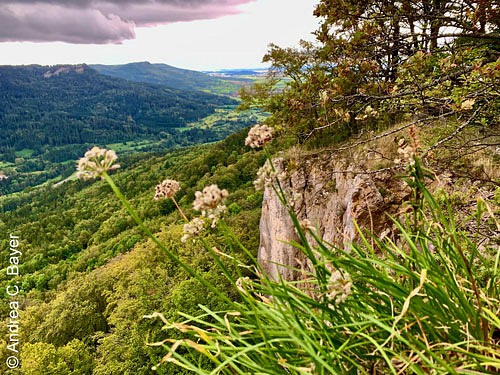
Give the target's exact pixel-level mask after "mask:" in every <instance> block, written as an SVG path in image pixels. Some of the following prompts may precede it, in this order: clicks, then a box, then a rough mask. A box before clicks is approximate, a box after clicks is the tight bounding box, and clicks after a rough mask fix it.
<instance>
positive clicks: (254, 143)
mask: <svg viewBox="0 0 500 375" xmlns="http://www.w3.org/2000/svg"><path fill="white" fill-rule="evenodd" d="M273 133H274V128H272V127H270V126H267V125H255V126H254V127H253V128H251V129H250V131H249V132H248V136H247V137H246V139H245V145H246V146H250V147H251V148H259V147H264V145H266V144H267V143H269V142H270V141H271V140H272V139H273Z"/></svg>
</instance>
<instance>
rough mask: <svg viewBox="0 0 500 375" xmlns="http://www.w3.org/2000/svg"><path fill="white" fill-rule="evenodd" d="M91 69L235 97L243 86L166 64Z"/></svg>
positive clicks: (96, 66)
mask: <svg viewBox="0 0 500 375" xmlns="http://www.w3.org/2000/svg"><path fill="white" fill-rule="evenodd" d="M91 67H92V68H93V69H95V70H97V71H98V72H99V73H101V74H105V75H108V76H112V77H118V78H123V79H127V80H129V81H134V82H145V83H155V84H160V85H164V86H168V87H175V88H177V89H180V90H192V91H205V92H211V93H215V94H224V95H235V94H236V92H237V91H238V89H239V87H240V86H241V85H240V84H237V83H234V82H229V81H227V80H223V79H219V78H216V77H212V76H210V75H208V74H205V73H202V72H197V71H194V70H187V69H179V68H175V67H173V66H170V65H166V64H151V63H149V62H137V63H130V64H125V65H91Z"/></svg>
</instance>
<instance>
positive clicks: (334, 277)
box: [326, 270, 352, 305]
mask: <svg viewBox="0 0 500 375" xmlns="http://www.w3.org/2000/svg"><path fill="white" fill-rule="evenodd" d="M351 288H352V282H351V277H350V276H349V274H348V273H347V272H344V273H343V275H342V273H340V271H339V270H335V271H333V272H332V274H331V275H330V279H329V280H328V293H327V295H326V296H327V297H328V299H329V300H330V301H334V302H335V304H337V305H338V304H340V303H342V302H344V301H345V300H346V299H347V297H348V296H349V294H351Z"/></svg>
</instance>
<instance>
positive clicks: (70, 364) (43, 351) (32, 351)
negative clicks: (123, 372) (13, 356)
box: [21, 339, 93, 375]
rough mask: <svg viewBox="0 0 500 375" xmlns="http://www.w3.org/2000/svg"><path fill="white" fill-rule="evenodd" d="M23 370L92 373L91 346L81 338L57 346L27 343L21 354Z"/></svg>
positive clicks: (30, 373)
mask: <svg viewBox="0 0 500 375" xmlns="http://www.w3.org/2000/svg"><path fill="white" fill-rule="evenodd" d="M21 363H22V372H23V374H26V375H88V374H92V367H93V358H92V355H91V353H90V348H89V347H88V346H87V345H85V344H84V343H83V342H81V341H79V340H76V339H75V340H72V341H71V342H69V343H68V344H67V345H65V346H62V347H59V348H57V347H55V346H54V345H52V344H45V343H41V342H40V343H36V344H26V345H24V347H23V352H22V355H21Z"/></svg>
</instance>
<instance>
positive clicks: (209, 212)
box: [193, 185, 228, 228]
mask: <svg viewBox="0 0 500 375" xmlns="http://www.w3.org/2000/svg"><path fill="white" fill-rule="evenodd" d="M194 196H195V200H194V202H193V208H194V209H195V210H197V211H201V216H203V217H206V218H208V219H210V220H212V228H213V227H215V225H216V224H217V221H218V220H219V218H220V217H221V216H222V215H223V214H224V213H225V212H226V210H227V208H226V206H225V205H224V201H225V200H226V198H227V196H228V192H227V190H226V189H222V190H221V189H219V187H218V186H217V185H210V186H207V187H205V188H204V189H203V191H197V192H196V193H194Z"/></svg>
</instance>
